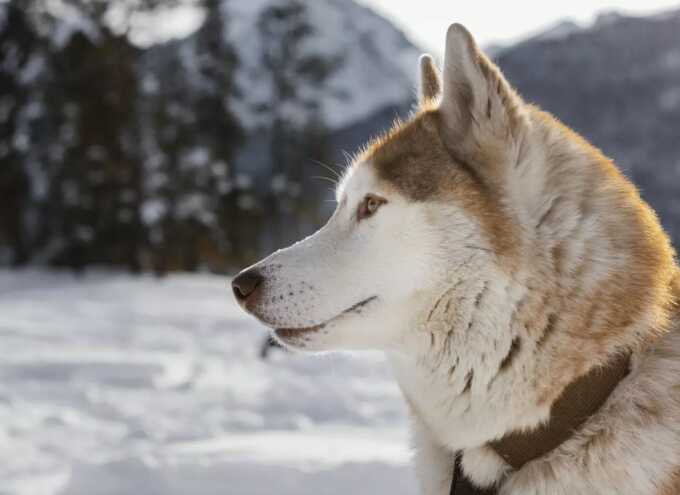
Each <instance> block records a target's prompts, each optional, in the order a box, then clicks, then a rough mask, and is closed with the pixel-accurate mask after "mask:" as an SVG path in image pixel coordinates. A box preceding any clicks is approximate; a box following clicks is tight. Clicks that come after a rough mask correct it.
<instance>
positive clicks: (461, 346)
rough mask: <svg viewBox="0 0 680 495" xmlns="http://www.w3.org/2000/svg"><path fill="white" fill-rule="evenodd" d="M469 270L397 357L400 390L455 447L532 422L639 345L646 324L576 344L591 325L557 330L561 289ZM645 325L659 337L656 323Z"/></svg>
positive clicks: (439, 300)
mask: <svg viewBox="0 0 680 495" xmlns="http://www.w3.org/2000/svg"><path fill="white" fill-rule="evenodd" d="M472 272H475V273H476V275H477V276H474V277H473V276H470V277H469V278H466V279H465V281H463V282H461V281H458V282H456V283H452V284H450V285H449V287H447V288H446V289H444V290H442V291H441V293H440V294H439V295H438V296H437V297H436V298H435V301H436V302H435V303H434V304H433V305H432V307H431V309H430V310H429V311H428V313H427V315H425V316H424V317H423V321H422V322H421V323H420V328H419V330H418V331H417V332H413V333H411V334H410V335H413V337H412V338H411V339H412V340H411V341H410V342H409V343H408V348H409V352H408V353H396V354H395V355H394V356H393V362H394V363H395V368H396V370H397V375H398V378H399V382H400V384H401V386H402V388H403V390H404V393H405V395H406V396H407V398H408V399H409V401H410V402H411V403H412V404H413V406H414V408H416V409H417V410H418V411H419V415H421V416H423V420H424V421H425V422H426V423H427V424H428V425H429V426H430V427H431V428H433V429H435V430H441V431H438V432H437V433H438V436H439V437H440V438H443V439H445V443H446V444H447V445H448V446H449V447H450V448H452V449H463V448H471V447H477V446H480V445H484V444H486V443H488V442H489V441H491V440H493V439H497V438H501V437H503V436H504V435H506V434H508V433H510V432H513V431H517V430H522V429H533V428H535V427H537V426H538V425H539V424H542V423H544V422H545V421H546V420H547V419H548V417H549V415H550V410H551V407H552V405H553V404H554V402H555V401H556V400H557V399H558V397H559V396H560V395H561V394H562V392H563V391H564V390H565V388H567V387H568V386H569V385H570V384H571V383H573V382H575V381H576V380H577V379H578V378H579V377H581V376H584V375H586V374H587V373H588V372H589V371H590V370H592V369H593V368H595V367H597V366H602V365H605V364H606V363H607V362H608V361H609V360H610V359H613V358H614V357H615V356H616V355H619V354H621V353H627V352H630V351H631V350H634V349H635V347H636V346H637V345H638V340H637V335H638V334H639V333H642V332H643V330H640V331H639V332H637V333H636V332H634V331H632V330H631V331H630V334H629V335H630V339H629V340H628V341H626V340H622V339H621V338H620V336H619V335H617V334H616V333H614V334H613V335H612V338H611V340H607V339H603V340H602V341H601V342H600V347H599V348H598V352H589V349H587V348H586V349H584V347H583V345H581V344H579V341H580V339H583V340H584V341H585V340H586V339H587V338H592V335H591V334H590V333H585V332H592V331H593V330H592V329H591V328H590V327H586V326H584V327H582V328H581V329H579V328H575V327H573V326H572V327H565V326H563V323H564V322H561V321H560V318H561V316H560V307H559V305H558V304H557V303H556V301H561V299H560V298H557V297H554V296H553V294H554V291H557V290H558V289H556V288H554V287H548V286H547V284H546V280H545V278H543V279H542V281H541V283H540V284H538V283H536V284H534V282H537V281H536V279H535V278H531V277H526V278H524V279H521V278H520V279H508V278H503V277H499V276H493V275H494V274H491V275H490V276H486V277H485V276H484V272H483V270H478V268H477V267H471V273H472ZM579 303H580V304H585V303H584V301H582V300H579ZM585 307H586V308H588V307H591V308H592V307H596V301H592V305H591V306H587V305H586V306H585ZM632 325H633V327H632V328H636V327H634V326H635V325H638V326H640V328H641V326H642V325H644V322H636V323H633V324H632ZM578 330H582V332H584V334H581V335H579V333H578ZM646 331H647V332H648V333H650V334H655V335H658V330H656V329H654V328H650V327H647V328H646ZM416 349H417V352H415V353H414V352H413V351H414V350H416ZM452 424H455V425H457V427H456V428H451V425H452Z"/></svg>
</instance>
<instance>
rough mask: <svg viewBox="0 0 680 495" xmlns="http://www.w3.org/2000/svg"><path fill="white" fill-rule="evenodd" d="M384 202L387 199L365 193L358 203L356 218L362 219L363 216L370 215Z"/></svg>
mask: <svg viewBox="0 0 680 495" xmlns="http://www.w3.org/2000/svg"><path fill="white" fill-rule="evenodd" d="M386 202H387V200H386V199H385V198H381V197H380V196H375V195H374V194H367V195H366V197H365V198H364V199H363V200H362V201H361V203H360V204H359V209H358V210H357V220H363V219H364V218H367V217H370V216H371V215H373V214H374V213H375V212H376V211H378V208H380V207H381V206H382V205H383V204H384V203H386Z"/></svg>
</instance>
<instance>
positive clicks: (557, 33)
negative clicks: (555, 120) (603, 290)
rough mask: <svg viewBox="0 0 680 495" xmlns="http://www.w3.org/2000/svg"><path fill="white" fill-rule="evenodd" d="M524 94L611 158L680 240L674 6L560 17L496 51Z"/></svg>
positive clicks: (679, 29)
mask: <svg viewBox="0 0 680 495" xmlns="http://www.w3.org/2000/svg"><path fill="white" fill-rule="evenodd" d="M495 60H496V61H497V62H498V64H499V65H500V67H501V68H502V70H503V72H504V73H505V75H506V77H507V78H508V80H509V81H511V82H512V84H513V85H515V86H516V87H517V88H518V90H519V92H520V93H521V94H522V95H523V96H524V98H525V99H526V100H528V101H530V102H533V103H536V104H538V105H539V106H541V107H542V108H544V109H546V110H548V111H550V112H551V113H553V114H555V115H556V116H557V117H559V118H560V119H561V120H562V121H563V122H564V123H566V124H567V125H569V126H571V127H573V128H574V129H576V130H577V131H578V132H579V133H580V134H582V135H583V136H585V137H586V138H587V139H588V140H590V141H591V142H592V143H593V144H595V145H596V146H598V147H599V148H601V149H602V150H603V151H604V153H605V154H606V155H608V156H610V157H611V158H613V159H614V160H615V161H616V163H617V164H618V165H619V167H621V168H622V169H623V171H624V173H625V174H626V175H627V176H628V177H629V178H631V179H632V180H633V181H634V182H635V183H636V184H637V185H638V186H639V187H640V190H641V192H642V196H643V197H644V198H645V199H646V200H647V201H648V202H649V203H650V204H651V205H652V206H653V207H654V208H655V209H656V211H657V213H658V214H659V216H660V217H661V220H662V223H663V224H664V226H665V227H666V229H667V230H668V231H669V232H670V233H671V235H672V236H673V238H674V241H675V245H676V246H679V245H680V10H675V11H670V12H667V13H664V14H661V15H655V16H650V17H630V16H623V15H620V14H616V13H607V14H603V15H601V16H600V17H598V19H597V21H596V22H595V23H594V24H593V25H592V26H591V27H589V28H578V27H576V26H574V25H573V24H567V23H563V24H560V25H558V26H557V27H556V28H555V29H551V30H549V31H548V32H546V33H542V34H539V35H538V36H536V37H533V38H530V39H527V40H525V41H523V42H521V43H518V44H517V45H514V46H512V47H509V48H506V49H505V50H503V51H501V52H500V53H498V54H497V55H496V57H495Z"/></svg>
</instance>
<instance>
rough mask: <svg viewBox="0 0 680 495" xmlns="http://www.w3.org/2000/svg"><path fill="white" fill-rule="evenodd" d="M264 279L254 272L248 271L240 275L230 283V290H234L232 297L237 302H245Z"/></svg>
mask: <svg viewBox="0 0 680 495" xmlns="http://www.w3.org/2000/svg"><path fill="white" fill-rule="evenodd" d="M263 280H264V277H263V276H262V275H260V274H259V273H258V272H257V271H256V270H248V271H247V272H243V273H240V274H238V275H237V276H236V278H234V280H232V281H231V288H232V289H233V290H234V296H235V297H236V299H237V300H238V301H239V302H245V301H246V300H247V299H248V298H249V297H251V296H252V295H253V294H255V291H256V290H257V288H258V287H259V286H260V284H261V283H262V281H263Z"/></svg>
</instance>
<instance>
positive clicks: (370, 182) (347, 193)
mask: <svg viewBox="0 0 680 495" xmlns="http://www.w3.org/2000/svg"><path fill="white" fill-rule="evenodd" d="M379 189H381V188H380V186H379V184H378V177H377V175H376V173H375V170H374V168H373V167H372V166H371V163H370V160H369V161H368V162H364V161H361V162H358V163H355V164H354V165H352V166H351V167H350V168H349V169H348V171H347V173H346V174H345V176H344V177H343V179H342V181H341V182H340V185H339V186H338V188H337V190H336V199H337V200H338V202H341V201H343V200H345V199H346V200H347V201H355V200H356V199H357V198H360V197H363V196H364V195H365V194H367V193H369V192H373V193H378V192H380V191H379Z"/></svg>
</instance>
